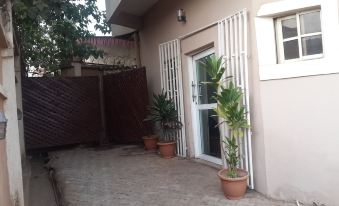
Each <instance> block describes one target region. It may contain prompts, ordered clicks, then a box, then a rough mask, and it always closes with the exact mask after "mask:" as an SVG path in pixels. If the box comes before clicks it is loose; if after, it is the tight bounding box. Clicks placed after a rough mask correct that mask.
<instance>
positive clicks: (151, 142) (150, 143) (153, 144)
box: [142, 135, 158, 150]
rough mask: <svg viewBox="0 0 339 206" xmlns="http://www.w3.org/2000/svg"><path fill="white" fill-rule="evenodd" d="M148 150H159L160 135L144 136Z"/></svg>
mask: <svg viewBox="0 0 339 206" xmlns="http://www.w3.org/2000/svg"><path fill="white" fill-rule="evenodd" d="M142 139H143V140H144V145H145V149H146V150H157V142H158V135H149V136H144V137H142Z"/></svg>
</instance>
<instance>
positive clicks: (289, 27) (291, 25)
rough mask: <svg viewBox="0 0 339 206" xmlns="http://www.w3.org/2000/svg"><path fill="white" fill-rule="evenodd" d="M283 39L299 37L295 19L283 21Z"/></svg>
mask: <svg viewBox="0 0 339 206" xmlns="http://www.w3.org/2000/svg"><path fill="white" fill-rule="evenodd" d="M281 25H282V34H283V38H284V39H287V38H290V37H295V36H297V35H298V30H297V21H296V19H295V18H292V19H286V20H282V21H281Z"/></svg>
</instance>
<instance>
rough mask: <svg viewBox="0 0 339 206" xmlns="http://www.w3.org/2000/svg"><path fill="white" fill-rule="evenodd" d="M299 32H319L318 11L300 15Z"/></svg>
mask: <svg viewBox="0 0 339 206" xmlns="http://www.w3.org/2000/svg"><path fill="white" fill-rule="evenodd" d="M300 30H301V34H309V33H314V32H321V23H320V12H319V11H316V12H312V13H307V14H301V15H300Z"/></svg>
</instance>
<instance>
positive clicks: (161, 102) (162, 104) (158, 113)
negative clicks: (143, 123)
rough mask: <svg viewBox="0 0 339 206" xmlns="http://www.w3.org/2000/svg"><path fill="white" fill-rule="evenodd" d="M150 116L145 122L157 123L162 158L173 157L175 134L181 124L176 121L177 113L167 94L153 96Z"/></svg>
mask: <svg viewBox="0 0 339 206" xmlns="http://www.w3.org/2000/svg"><path fill="white" fill-rule="evenodd" d="M149 112H150V114H149V115H148V117H147V118H146V120H147V121H153V122H155V123H159V125H160V128H161V131H162V134H161V135H160V139H159V142H158V143H157V145H158V146H159V152H160V154H161V156H162V157H163V158H172V157H174V156H175V148H176V132H177V130H178V129H180V128H181V126H182V124H181V122H180V121H179V120H178V112H177V110H176V109H175V104H174V102H173V100H172V99H170V98H168V97H167V93H165V92H164V91H162V92H161V93H160V94H157V95H156V94H153V104H152V106H150V107H149Z"/></svg>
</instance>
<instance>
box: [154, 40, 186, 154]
mask: <svg viewBox="0 0 339 206" xmlns="http://www.w3.org/2000/svg"><path fill="white" fill-rule="evenodd" d="M159 57H160V73H161V75H160V76H161V87H162V89H163V90H164V91H165V92H166V93H167V95H168V97H169V98H171V99H173V101H174V103H175V107H176V109H177V111H178V117H179V121H180V122H181V123H182V124H183V126H182V129H181V130H179V131H178V132H177V133H176V136H177V155H179V156H182V157H186V138H185V118H184V101H183V88H182V73H181V56H180V41H179V40H178V39H175V40H173V41H169V42H165V43H163V44H160V45H159Z"/></svg>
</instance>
